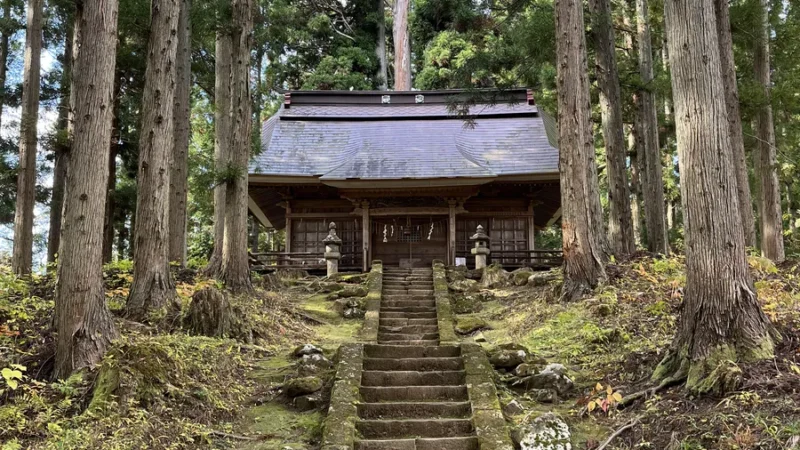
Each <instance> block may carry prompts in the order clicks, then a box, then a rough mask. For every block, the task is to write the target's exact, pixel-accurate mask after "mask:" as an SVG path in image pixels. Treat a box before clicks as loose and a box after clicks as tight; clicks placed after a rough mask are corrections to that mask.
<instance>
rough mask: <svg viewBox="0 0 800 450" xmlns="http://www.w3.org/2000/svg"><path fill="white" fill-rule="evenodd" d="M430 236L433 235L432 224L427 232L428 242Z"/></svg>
mask: <svg viewBox="0 0 800 450" xmlns="http://www.w3.org/2000/svg"><path fill="white" fill-rule="evenodd" d="M431 235H433V222H431V229H430V230H428V240H429V241H430V240H431Z"/></svg>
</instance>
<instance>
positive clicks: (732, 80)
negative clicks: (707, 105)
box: [714, 0, 756, 247]
mask: <svg viewBox="0 0 800 450" xmlns="http://www.w3.org/2000/svg"><path fill="white" fill-rule="evenodd" d="M728 2H729V0H714V8H715V13H716V15H717V33H718V35H719V56H720V62H721V64H722V66H721V71H722V82H723V83H724V85H725V105H726V106H727V110H728V124H729V125H730V129H731V147H732V149H733V153H732V154H731V159H732V160H733V167H734V169H735V171H736V193H737V198H738V200H739V212H740V213H741V215H742V227H744V242H745V244H746V245H747V246H748V247H755V246H756V224H755V217H754V216H753V199H752V197H751V195H750V181H749V178H748V175H747V156H746V154H745V151H744V135H743V134H742V116H741V113H740V112H739V87H738V85H737V83H736V64H735V62H734V60H733V37H732V36H731V23H730V8H729V6H728Z"/></svg>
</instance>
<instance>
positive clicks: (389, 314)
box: [380, 310, 436, 320]
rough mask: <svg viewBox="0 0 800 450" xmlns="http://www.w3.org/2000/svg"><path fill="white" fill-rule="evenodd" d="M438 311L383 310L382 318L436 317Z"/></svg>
mask: <svg viewBox="0 0 800 450" xmlns="http://www.w3.org/2000/svg"><path fill="white" fill-rule="evenodd" d="M435 318H436V311H435V310H434V311H425V312H405V311H381V312H380V319H381V320H383V319H435Z"/></svg>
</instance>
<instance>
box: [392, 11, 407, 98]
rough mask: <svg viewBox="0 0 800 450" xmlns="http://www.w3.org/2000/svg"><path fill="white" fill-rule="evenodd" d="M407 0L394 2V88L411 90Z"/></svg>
mask: <svg viewBox="0 0 800 450" xmlns="http://www.w3.org/2000/svg"><path fill="white" fill-rule="evenodd" d="M410 9H411V2H410V1H409V0H395V2H394V24H393V25H392V26H393V27H394V28H393V30H392V31H393V38H394V90H395V91H410V90H411V38H410V36H409V30H408V13H409V10H410Z"/></svg>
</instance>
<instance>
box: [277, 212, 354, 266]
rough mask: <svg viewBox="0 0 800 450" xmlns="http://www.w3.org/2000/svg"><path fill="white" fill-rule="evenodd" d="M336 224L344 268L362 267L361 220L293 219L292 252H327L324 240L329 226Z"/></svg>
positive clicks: (341, 262) (320, 253) (340, 262)
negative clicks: (332, 223)
mask: <svg viewBox="0 0 800 450" xmlns="http://www.w3.org/2000/svg"><path fill="white" fill-rule="evenodd" d="M332 221H333V222H336V233H337V234H338V235H339V237H340V238H341V239H342V249H341V253H342V259H341V261H339V264H340V265H341V266H343V267H360V266H361V263H362V261H363V259H364V258H363V252H362V244H361V242H362V236H361V221H360V219H356V220H354V219H345V220H342V219H341V218H338V219H328V218H321V219H293V220H292V248H291V252H310V253H319V255H320V258H322V254H323V253H324V252H325V244H323V243H322V241H323V239H325V237H326V236H327V235H328V224H330V223H331V222H332Z"/></svg>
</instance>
